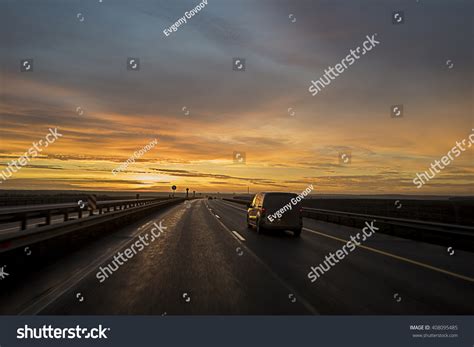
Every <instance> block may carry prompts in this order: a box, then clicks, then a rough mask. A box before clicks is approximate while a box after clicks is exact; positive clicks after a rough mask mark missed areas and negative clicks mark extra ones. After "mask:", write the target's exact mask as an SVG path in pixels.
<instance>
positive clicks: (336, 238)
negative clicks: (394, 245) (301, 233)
mask: <svg viewBox="0 0 474 347" xmlns="http://www.w3.org/2000/svg"><path fill="white" fill-rule="evenodd" d="M303 229H304V230H306V231H309V232H310V233H313V234H317V235H320V236H324V237H328V238H330V239H333V240H337V241H340V242H343V243H347V242H349V241H350V240H344V239H341V238H339V237H336V236H332V235H328V234H325V233H322V232H320V231H316V230H311V229H308V228H303ZM357 247H360V248H363V249H366V250H368V251H371V252H374V253H378V254H381V255H384V256H386V257H390V258H393V259H397V260H401V261H403V262H406V263H410V264H414V265H417V266H420V267H423V268H425V269H429V270H433V271H436V272H440V273H443V274H446V275H450V276H453V277H457V278H460V279H463V280H465V281H469V282H474V278H471V277H468V276H464V275H460V274H457V273H455V272H451V271H448V270H444V269H440V268H438V267H436V266H432V265H428V264H424V263H422V262H419V261H416V260H411V259H408V258H405V257H402V256H399V255H396V254H392V253H389V252H385V251H381V250H379V249H376V248H373V247H368V246H364V245H358V246H357Z"/></svg>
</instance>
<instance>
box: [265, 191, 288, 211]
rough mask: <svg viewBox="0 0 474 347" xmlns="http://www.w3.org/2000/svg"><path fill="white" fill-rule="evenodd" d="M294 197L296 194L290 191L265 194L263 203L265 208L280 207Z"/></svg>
mask: <svg viewBox="0 0 474 347" xmlns="http://www.w3.org/2000/svg"><path fill="white" fill-rule="evenodd" d="M294 197H296V194H290V193H281V194H280V193H276V194H266V195H265V198H264V201H263V204H264V205H265V207H267V208H276V209H280V208H282V207H283V206H285V205H286V204H288V203H289V202H290V200H291V199H292V198H294Z"/></svg>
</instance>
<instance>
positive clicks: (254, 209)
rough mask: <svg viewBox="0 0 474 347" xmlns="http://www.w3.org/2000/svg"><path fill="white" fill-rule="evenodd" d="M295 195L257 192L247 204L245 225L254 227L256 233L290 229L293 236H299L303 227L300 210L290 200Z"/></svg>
mask: <svg viewBox="0 0 474 347" xmlns="http://www.w3.org/2000/svg"><path fill="white" fill-rule="evenodd" d="M297 196H298V195H297V194H294V193H285V192H271V193H264V192H262V193H257V194H256V195H255V196H254V198H253V199H252V202H250V203H249V204H247V207H248V209H247V226H248V227H249V228H253V227H255V228H256V229H257V233H258V234H262V233H264V232H265V231H266V230H291V231H293V234H294V236H295V237H298V236H300V234H301V230H302V229H303V216H302V211H301V207H300V206H298V204H296V205H295V204H293V202H292V199H294V198H296V197H297ZM293 201H295V200H293ZM285 206H286V207H285ZM277 213H278V215H277Z"/></svg>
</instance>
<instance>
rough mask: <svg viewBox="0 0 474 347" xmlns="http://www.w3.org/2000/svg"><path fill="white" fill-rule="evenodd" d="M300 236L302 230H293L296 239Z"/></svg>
mask: <svg viewBox="0 0 474 347" xmlns="http://www.w3.org/2000/svg"><path fill="white" fill-rule="evenodd" d="M300 235H301V228H300V229H295V230H293V236H294V237H300Z"/></svg>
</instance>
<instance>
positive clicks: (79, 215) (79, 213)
mask: <svg viewBox="0 0 474 347" xmlns="http://www.w3.org/2000/svg"><path fill="white" fill-rule="evenodd" d="M77 215H78V217H79V218H82V209H80V208H79V212H78V214H77Z"/></svg>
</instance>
